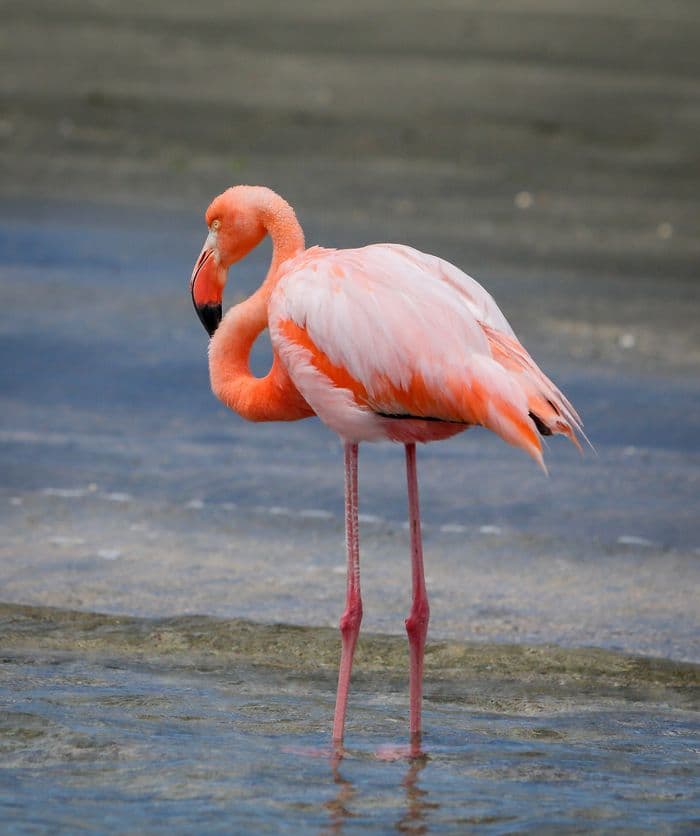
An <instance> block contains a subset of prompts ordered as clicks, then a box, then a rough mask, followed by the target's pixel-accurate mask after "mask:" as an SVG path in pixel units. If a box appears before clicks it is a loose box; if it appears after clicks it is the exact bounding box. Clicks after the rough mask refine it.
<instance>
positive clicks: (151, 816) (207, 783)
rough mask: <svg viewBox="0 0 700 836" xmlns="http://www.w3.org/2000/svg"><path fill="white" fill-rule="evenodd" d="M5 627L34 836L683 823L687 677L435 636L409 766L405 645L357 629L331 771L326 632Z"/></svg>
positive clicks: (688, 746) (17, 750) (16, 614)
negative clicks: (415, 752) (422, 726)
mask: <svg viewBox="0 0 700 836" xmlns="http://www.w3.org/2000/svg"><path fill="white" fill-rule="evenodd" d="M0 627H1V628H2V633H3V654H2V665H1V666H0V697H1V698H2V699H3V700H4V701H5V702H6V703H7V705H8V710H7V711H5V712H4V713H3V718H2V721H1V722H0V747H1V751H2V755H3V767H4V770H5V771H6V772H7V773H8V774H9V775H11V776H12V781H11V784H10V785H9V786H8V785H3V787H2V788H0V809H2V810H3V813H4V816H5V817H6V820H8V819H7V817H8V816H9V817H10V820H13V818H14V816H15V815H16V812H17V811H18V810H21V809H25V810H26V812H25V814H24V815H23V817H22V820H23V822H24V825H25V826H27V827H32V828H33V830H34V832H49V831H53V832H55V831H56V830H57V829H59V830H66V831H67V830H75V829H76V828H81V827H85V828H88V829H94V827H95V822H96V821H98V822H100V828H101V829H108V830H112V829H117V830H119V831H126V830H134V829H138V830H139V831H140V832H154V833H157V832H173V831H175V832H186V831H187V830H188V829H191V828H192V827H196V828H198V829H201V828H202V827H206V828H207V830H213V831H214V832H230V829H231V827H235V828H236V829H242V830H249V829H250V830H255V831H256V832H260V831H265V830H272V831H275V832H277V831H279V830H282V829H284V828H285V827H287V826H289V827H291V828H292V829H294V830H299V829H309V828H313V830H314V831H316V830H320V831H321V832H342V831H344V830H346V829H349V830H352V829H357V828H358V827H365V828H366V827H370V828H372V829H374V830H377V831H382V832H383V831H385V830H386V831H388V830H389V829H399V830H409V831H411V832H414V831H416V832H432V831H433V830H437V831H439V832H443V831H448V832H456V831H461V830H463V829H464V828H470V829H471V828H473V827H481V828H487V829H489V830H493V831H494V832H502V831H503V829H507V830H512V829H513V828H518V829H525V830H538V831H540V830H542V829H543V828H554V829H556V830H557V831H558V832H561V831H562V830H565V831H568V830H572V829H573V830H576V831H580V830H581V829H585V830H588V829H595V830H596V831H601V830H602V831H611V832H612V831H613V830H617V829H619V828H620V827H622V828H626V829H633V830H635V831H637V830H643V829H645V828H659V827H661V828H663V829H670V830H672V831H673V832H691V831H692V830H693V828H694V827H695V826H696V825H697V810H698V806H697V805H698V801H700V798H699V797H698V793H697V778H698V775H699V772H698V763H697V722H696V719H697V711H698V696H699V687H698V686H699V685H700V679H699V676H698V668H697V666H693V665H684V664H680V663H672V662H667V661H663V660H650V659H644V658H630V657H625V656H622V655H620V654H615V653H610V652H605V651H600V650H587V651H581V650H577V651H566V650H562V649H561V648H557V647H551V646H550V647H540V648H537V649H534V648H523V647H516V646H505V645H490V644H484V643H478V644H470V645H465V644H460V643H455V642H452V643H439V644H436V643H433V644H432V645H431V647H430V649H429V652H428V657H427V669H428V684H427V688H426V694H425V722H426V734H425V739H424V741H423V746H422V750H423V756H422V757H419V758H414V759H408V760H407V759H406V758H405V757H401V756H397V746H396V743H397V740H402V739H403V735H404V733H405V726H406V718H405V714H406V698H405V671H404V660H405V654H406V650H405V645H404V642H403V641H402V640H400V639H398V638H396V637H387V636H372V635H369V636H368V635H365V636H363V638H362V640H361V643H360V647H359V653H358V659H357V670H356V675H355V687H354V689H353V694H352V698H351V704H350V709H351V711H350V718H349V724H348V730H347V741H346V748H345V750H344V753H343V756H342V758H338V757H334V756H332V754H331V752H330V749H329V747H328V735H327V725H328V718H329V717H330V715H331V713H332V708H333V698H334V687H335V675H336V674H335V664H336V654H337V647H336V645H337V640H336V636H335V631H331V630H319V629H310V628H289V627H284V626H276V627H275V626H268V627H261V625H259V624H255V623H250V622H244V621H240V620H238V621H217V620H214V619H209V618H202V617H199V618H172V619H159V620H143V619H130V618H124V617H107V616H100V615H95V614H91V613H81V612H67V611H60V610H52V609H48V608H38V607H21V606H2V607H0ZM387 741H390V743H388V742H387ZM392 744H393V745H392ZM37 792H40V793H41V797H42V798H43V799H44V800H43V801H42V802H41V803H36V802H35V801H34V802H33V801H32V799H35V798H36V794H37Z"/></svg>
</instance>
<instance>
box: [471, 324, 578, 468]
mask: <svg viewBox="0 0 700 836" xmlns="http://www.w3.org/2000/svg"><path fill="white" fill-rule="evenodd" d="M481 327H482V328H483V330H484V333H485V335H486V338H487V340H488V343H489V347H490V349H491V353H492V356H493V359H494V360H496V362H497V363H499V364H500V365H501V366H503V368H505V369H507V370H508V371H510V372H512V373H513V375H514V377H515V378H516V379H517V381H518V383H519V385H520V387H521V388H522V390H523V391H524V393H525V396H526V398H527V406H528V410H529V413H530V419H531V421H532V423H533V424H534V426H535V427H536V428H537V430H538V432H539V433H540V434H541V435H545V436H547V435H564V436H566V438H568V439H569V440H570V441H571V442H572V443H573V444H574V445H575V446H576V447H577V448H578V450H579V452H583V451H582V448H581V443H580V441H579V439H578V436H579V435H580V436H581V437H582V438H583V439H584V440H585V441H586V442H587V443H588V445H589V446H590V447H591V448H592V445H591V443H590V441H589V440H588V438H587V437H586V434H585V433H584V431H583V422H582V421H581V418H580V416H579V414H578V413H577V412H576V410H575V409H574V407H573V406H572V404H571V403H570V401H569V400H568V399H567V398H566V397H565V395H563V394H562V392H560V391H559V389H558V388H557V387H556V386H555V385H554V383H552V381H551V380H550V379H549V378H548V377H547V376H546V375H545V374H544V373H543V372H542V370H541V369H540V368H539V367H538V366H537V364H536V363H535V361H534V360H533V359H532V357H530V355H529V354H528V353H527V351H526V350H525V348H524V347H523V346H522V345H521V344H520V343H519V342H518V340H517V339H516V338H515V337H512V336H510V335H509V334H504V333H502V332H501V331H497V330H496V329H495V328H491V327H489V326H488V325H484V324H483V323H482V326H481Z"/></svg>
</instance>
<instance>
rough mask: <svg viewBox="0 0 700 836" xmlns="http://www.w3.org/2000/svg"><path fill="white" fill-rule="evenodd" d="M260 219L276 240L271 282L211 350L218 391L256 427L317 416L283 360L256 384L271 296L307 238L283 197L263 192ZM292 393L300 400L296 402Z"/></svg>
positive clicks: (240, 309)
mask: <svg viewBox="0 0 700 836" xmlns="http://www.w3.org/2000/svg"><path fill="white" fill-rule="evenodd" d="M261 192H263V195H262V197H263V199H262V200H261V203H260V208H259V210H258V211H259V217H260V219H261V220H262V223H263V226H264V227H265V229H266V230H267V233H268V235H269V236H270V238H271V239H272V262H271V264H270V268H269V270H268V273H267V276H266V278H265V281H264V282H263V283H262V284H261V285H260V287H259V288H258V289H257V290H256V291H255V293H253V294H252V295H251V296H250V297H248V299H246V300H245V302H242V303H241V304H239V305H236V306H235V307H233V308H231V310H229V311H228V313H227V314H226V316H225V317H224V318H223V320H222V321H221V324H220V325H219V327H218V328H217V330H216V333H215V334H214V336H213V337H212V340H211V342H210V344H209V372H210V376H211V385H212V389H213V390H214V393H215V394H216V396H217V397H218V398H219V399H220V400H222V401H223V402H224V403H225V404H226V405H227V406H229V407H230V408H231V409H233V410H234V411H235V412H238V413H239V414H240V415H243V417H245V418H248V419H249V420H253V421H261V420H262V421H265V420H278V421H279V420H295V419H297V418H305V417H307V416H308V415H310V414H313V412H312V411H311V409H310V408H309V407H308V406H307V404H306V402H305V401H304V400H303V398H302V397H301V395H299V393H298V392H296V389H295V388H294V386H293V384H292V383H291V381H290V380H289V378H288V376H287V373H286V370H285V369H284V367H283V366H282V364H281V363H280V361H279V359H278V358H277V357H275V358H274V362H273V364H272V368H271V369H270V372H269V373H268V374H267V375H266V376H265V377H263V378H256V377H254V376H253V375H252V374H251V371H250V364H249V359H250V351H251V349H252V347H253V343H254V342H255V340H256V339H257V338H258V336H259V335H260V333H261V332H262V331H263V330H264V329H265V328H266V327H267V307H268V303H269V301H270V295H271V294H272V291H273V289H274V287H275V285H276V284H277V282H278V280H279V268H280V266H281V265H282V264H283V263H284V262H285V261H287V260H288V259H290V258H293V257H294V256H295V255H298V254H299V253H300V252H303V250H304V233H303V231H302V229H301V226H300V225H299V222H298V221H297V219H296V215H295V214H294V210H293V209H292V207H291V206H290V205H289V204H288V203H287V202H286V201H285V200H283V199H282V198H281V197H279V195H276V194H275V193H274V192H271V191H270V190H268V189H261ZM290 389H291V390H292V392H293V395H294V397H291V402H290V392H289V390H290Z"/></svg>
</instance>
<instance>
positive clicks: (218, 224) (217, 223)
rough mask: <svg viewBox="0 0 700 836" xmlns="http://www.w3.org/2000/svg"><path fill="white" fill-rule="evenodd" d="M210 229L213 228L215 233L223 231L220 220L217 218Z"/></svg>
mask: <svg viewBox="0 0 700 836" xmlns="http://www.w3.org/2000/svg"><path fill="white" fill-rule="evenodd" d="M210 228H211V229H212V230H214V232H218V231H219V230H220V229H221V221H220V220H219V218H215V219H214V220H213V221H212V222H211V227H210Z"/></svg>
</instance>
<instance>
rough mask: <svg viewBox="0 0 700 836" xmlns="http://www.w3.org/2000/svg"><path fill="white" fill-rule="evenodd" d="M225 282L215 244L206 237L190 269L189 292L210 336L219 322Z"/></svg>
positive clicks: (224, 272) (224, 273)
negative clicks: (192, 267) (191, 269)
mask: <svg viewBox="0 0 700 836" xmlns="http://www.w3.org/2000/svg"><path fill="white" fill-rule="evenodd" d="M225 283H226V271H225V270H222V268H221V265H220V264H219V258H218V253H217V251H216V246H215V245H213V242H211V241H210V239H209V238H207V240H206V242H205V243H204V247H203V248H202V252H201V253H200V254H199V258H198V259H197V263H196V264H195V265H194V270H193V271H192V278H191V279H190V292H191V293H192V302H193V303H194V308H195V310H196V311H197V316H198V317H199V319H200V322H201V323H202V325H203V326H204V327H205V329H206V331H207V334H209V336H210V337H213V336H214V332H215V331H216V329H217V328H218V327H219V323H220V322H221V300H222V298H223V291H224V284H225Z"/></svg>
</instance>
